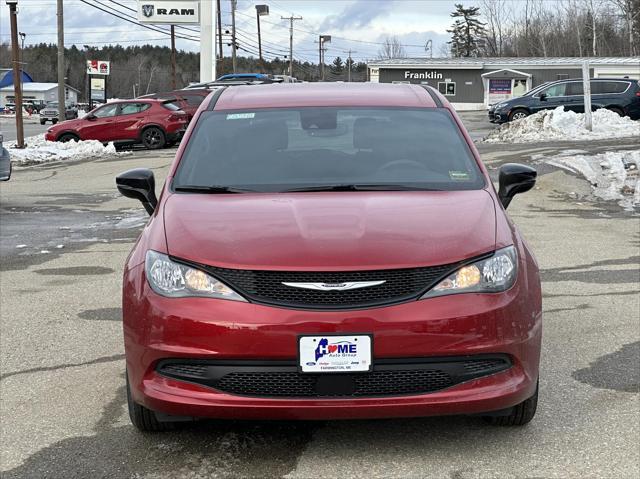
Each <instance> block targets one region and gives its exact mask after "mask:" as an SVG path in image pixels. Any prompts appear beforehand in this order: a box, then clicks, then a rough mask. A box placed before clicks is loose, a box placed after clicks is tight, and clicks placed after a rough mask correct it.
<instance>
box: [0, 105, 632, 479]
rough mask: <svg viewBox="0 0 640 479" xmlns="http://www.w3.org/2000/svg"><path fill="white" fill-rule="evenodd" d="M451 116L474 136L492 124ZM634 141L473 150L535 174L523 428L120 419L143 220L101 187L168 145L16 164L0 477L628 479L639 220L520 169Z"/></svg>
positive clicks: (4, 325)
mask: <svg viewBox="0 0 640 479" xmlns="http://www.w3.org/2000/svg"><path fill="white" fill-rule="evenodd" d="M463 119H464V121H465V123H466V124H467V126H468V128H470V129H471V133H472V136H473V137H474V138H475V139H478V138H481V137H482V136H484V134H486V132H488V131H489V130H490V129H491V128H492V126H491V125H490V124H489V123H488V122H486V121H485V119H484V114H481V113H466V114H463ZM576 147H579V148H580V149H582V150H587V151H589V152H598V151H610V150H614V149H627V150H628V149H634V148H635V149H638V148H640V139H627V140H615V141H608V142H607V141H600V142H581V143H580V144H571V143H555V144H533V145H532V144H528V145H502V144H480V145H479V150H480V151H481V153H482V155H483V159H484V161H485V163H486V164H487V165H488V167H489V168H490V170H491V172H492V173H496V172H497V168H498V167H499V166H500V164H502V163H504V162H509V161H520V162H524V163H530V164H533V165H534V166H536V167H537V168H539V172H540V178H539V181H538V185H537V187H536V188H535V189H534V190H532V191H531V192H529V193H527V194H526V195H521V196H518V197H516V199H515V200H514V202H513V204H512V205H511V206H510V208H509V212H510V215H511V217H512V218H513V219H514V221H515V222H516V224H517V225H518V227H519V228H520V229H521V230H522V232H523V233H524V235H525V237H526V238H527V240H528V242H529V243H530V245H531V247H532V249H533V250H534V251H535V252H536V254H537V259H538V262H539V264H540V268H541V272H542V279H543V301H544V311H545V316H544V339H543V355H542V365H541V378H540V395H541V396H540V403H539V409H538V414H537V416H536V418H535V419H534V420H533V422H532V423H530V424H529V425H528V426H526V427H523V428H519V429H509V428H506V429H505V428H499V427H492V426H487V425H485V424H484V423H483V421H482V420H481V419H479V418H472V417H441V418H419V419H400V420H398V419H394V420H376V421H341V422H297V423H296V422H217V421H204V422H201V423H198V424H197V425H195V426H193V427H189V428H187V429H185V430H181V431H178V432H174V433H170V434H160V435H142V434H140V433H138V432H136V430H135V429H134V428H133V426H132V425H131V424H130V423H129V419H128V416H127V411H126V399H125V382H124V355H123V352H124V351H123V344H122V332H121V325H120V286H121V281H120V279H121V270H122V265H123V263H124V260H125V257H126V256H127V254H128V252H129V250H130V249H131V246H132V243H133V242H134V241H135V238H136V237H137V234H138V232H139V231H140V228H141V226H142V225H143V224H144V222H145V218H146V216H145V213H144V211H143V209H142V207H141V205H139V204H137V203H135V202H133V201H132V200H128V199H125V198H122V197H120V196H119V195H118V193H117V191H116V189H115V186H114V176H115V175H116V174H117V173H119V172H121V171H123V170H126V169H129V168H133V167H150V168H152V169H153V170H154V171H155V173H156V176H157V178H158V179H159V182H161V181H162V179H163V178H164V175H165V174H166V171H167V167H168V165H169V164H170V162H171V160H172V158H173V155H174V154H175V149H168V150H163V151H161V152H159V153H157V152H147V151H135V152H133V153H132V154H130V155H126V156H122V157H118V158H115V159H114V158H111V159H105V160H100V159H95V160H92V161H82V162H75V163H67V164H49V165H43V166H39V167H30V168H21V169H16V170H15V171H14V177H13V178H12V180H11V181H10V182H8V183H6V184H2V185H0V271H1V277H0V292H1V296H0V314H1V323H0V360H1V375H0V414H1V421H0V422H1V426H0V427H1V442H2V452H1V461H0V462H1V471H2V472H1V475H2V477H3V478H7V479H9V478H40V477H47V478H74V477H78V478H85V477H91V478H97V477H105V478H106V477H109V478H161V477H175V478H199V477H225V478H226V477H229V478H231V477H233V478H235V477H287V478H311V477H314V478H316V477H320V476H322V477H384V478H386V477H402V478H408V477H447V478H451V479H471V478H494V477H495V478H521V477H536V478H565V477H611V478H635V477H639V476H640V448H639V447H638V439H639V438H640V391H639V383H640V291H639V285H640V217H639V216H638V214H637V213H633V212H629V211H623V210H622V209H621V208H620V207H619V206H618V205H617V204H616V203H614V202H604V201H595V200H594V199H593V198H591V197H590V195H589V191H590V187H589V185H588V184H587V183H586V182H585V181H584V180H582V179H580V178H578V177H576V176H573V175H570V174H568V173H566V172H564V171H561V170H557V169H555V168H552V167H549V166H542V165H539V164H537V163H536V162H535V159H533V158H532V157H535V156H536V155H540V154H551V153H553V152H558V151H563V150H566V149H571V148H576Z"/></svg>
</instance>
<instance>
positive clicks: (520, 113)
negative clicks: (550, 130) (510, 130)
mask: <svg viewBox="0 0 640 479" xmlns="http://www.w3.org/2000/svg"><path fill="white" fill-rule="evenodd" d="M528 116H529V112H528V111H527V110H525V109H524V108H516V109H515V110H513V111H512V112H511V113H509V121H514V120H522V119H523V118H526V117H528Z"/></svg>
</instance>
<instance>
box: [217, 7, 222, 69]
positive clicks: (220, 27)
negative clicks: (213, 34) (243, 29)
mask: <svg viewBox="0 0 640 479" xmlns="http://www.w3.org/2000/svg"><path fill="white" fill-rule="evenodd" d="M216 7H217V9H218V10H217V17H218V60H219V61H220V70H222V57H223V56H224V54H223V51H222V13H221V12H220V0H216Z"/></svg>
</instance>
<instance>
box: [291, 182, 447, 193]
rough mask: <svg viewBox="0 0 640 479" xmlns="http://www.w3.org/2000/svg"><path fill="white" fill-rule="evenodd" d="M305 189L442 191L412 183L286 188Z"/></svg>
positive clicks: (294, 191)
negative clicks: (411, 184) (412, 184)
mask: <svg viewBox="0 0 640 479" xmlns="http://www.w3.org/2000/svg"><path fill="white" fill-rule="evenodd" d="M305 191H442V190H439V189H436V188H425V187H422V186H410V185H384V184H375V183H372V184H336V185H312V186H301V187H299V188H291V189H288V190H284V192H285V193H297V192H305Z"/></svg>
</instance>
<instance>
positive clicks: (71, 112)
mask: <svg viewBox="0 0 640 479" xmlns="http://www.w3.org/2000/svg"><path fill="white" fill-rule="evenodd" d="M64 116H65V120H73V119H74V118H78V107H77V106H76V105H75V104H73V103H68V104H67V105H66V108H65V115H64ZM58 120H59V118H58V102H57V101H50V102H48V103H47V105H46V106H45V107H44V108H43V109H42V110H40V124H41V125H44V124H45V123H46V122H47V121H50V122H51V123H53V124H54V125H55V124H56V123H58Z"/></svg>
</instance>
